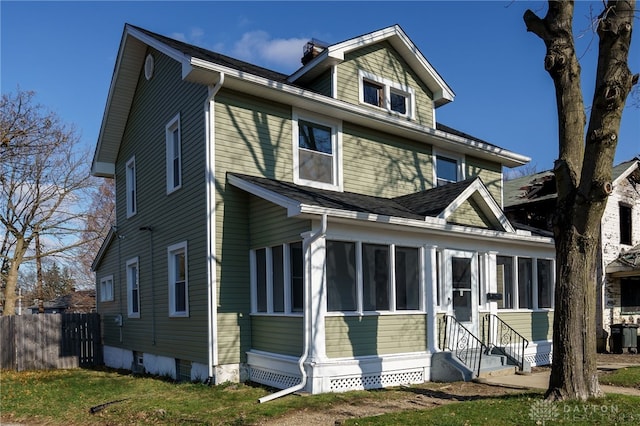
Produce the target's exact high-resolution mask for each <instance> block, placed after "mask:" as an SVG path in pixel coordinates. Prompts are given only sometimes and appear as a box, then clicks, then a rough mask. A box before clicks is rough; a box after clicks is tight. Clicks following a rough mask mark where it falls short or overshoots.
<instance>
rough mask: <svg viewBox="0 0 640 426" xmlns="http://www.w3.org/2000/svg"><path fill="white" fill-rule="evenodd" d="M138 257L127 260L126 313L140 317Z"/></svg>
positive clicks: (131, 316)
mask: <svg viewBox="0 0 640 426" xmlns="http://www.w3.org/2000/svg"><path fill="white" fill-rule="evenodd" d="M139 270H140V268H139V266H138V258H137V257H134V258H133V259H130V260H127V313H128V315H129V318H140V273H139Z"/></svg>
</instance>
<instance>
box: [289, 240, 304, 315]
mask: <svg viewBox="0 0 640 426" xmlns="http://www.w3.org/2000/svg"><path fill="white" fill-rule="evenodd" d="M289 257H290V260H291V265H290V268H291V271H290V273H291V311H292V312H302V308H303V303H304V257H303V253H302V243H301V242H296V243H292V244H290V245H289Z"/></svg>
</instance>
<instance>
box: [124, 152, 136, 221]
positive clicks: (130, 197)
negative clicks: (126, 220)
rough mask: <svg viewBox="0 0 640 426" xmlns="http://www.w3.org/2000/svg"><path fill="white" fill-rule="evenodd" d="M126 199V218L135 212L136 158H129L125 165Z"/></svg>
mask: <svg viewBox="0 0 640 426" xmlns="http://www.w3.org/2000/svg"><path fill="white" fill-rule="evenodd" d="M125 181H126V190H127V193H126V197H127V217H130V216H133V215H134V214H136V211H137V208H138V206H137V194H136V158H135V157H131V159H129V161H127V165H126V174H125Z"/></svg>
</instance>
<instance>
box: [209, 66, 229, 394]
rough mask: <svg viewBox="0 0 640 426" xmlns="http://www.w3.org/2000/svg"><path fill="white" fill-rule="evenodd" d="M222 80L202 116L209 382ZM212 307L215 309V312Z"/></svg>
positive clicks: (213, 356) (213, 357)
mask: <svg viewBox="0 0 640 426" xmlns="http://www.w3.org/2000/svg"><path fill="white" fill-rule="evenodd" d="M223 84H224V73H220V78H219V79H218V81H217V82H216V84H215V85H213V86H209V96H207V99H206V101H205V103H204V116H205V123H204V124H205V155H206V160H205V161H206V169H205V185H206V187H207V236H208V238H207V240H208V245H209V247H208V255H207V275H208V280H207V281H208V284H209V285H208V286H207V303H208V305H209V306H208V309H207V323H208V330H207V335H208V348H209V362H208V364H209V373H208V374H209V378H208V379H207V382H208V383H211V381H212V380H213V378H214V377H215V373H214V368H213V366H214V365H218V347H217V342H218V336H217V327H218V324H217V320H218V319H217V312H218V310H217V306H216V303H217V301H216V300H217V294H216V286H217V277H216V261H215V252H216V214H215V213H216V212H215V208H216V207H215V206H216V192H215V182H216V173H215V172H216V169H215V135H214V128H215V126H214V125H215V110H214V108H215V100H214V99H215V96H216V95H217V94H218V92H219V91H220V88H221V87H222V85H223ZM214 311H215V312H214Z"/></svg>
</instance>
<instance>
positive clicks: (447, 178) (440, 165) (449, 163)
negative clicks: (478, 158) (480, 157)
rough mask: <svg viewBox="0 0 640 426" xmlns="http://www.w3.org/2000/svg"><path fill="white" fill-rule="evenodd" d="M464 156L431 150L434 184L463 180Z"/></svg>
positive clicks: (440, 184) (439, 184)
mask: <svg viewBox="0 0 640 426" xmlns="http://www.w3.org/2000/svg"><path fill="white" fill-rule="evenodd" d="M464 179H465V177H464V157H463V156H460V155H456V154H453V153H448V152H439V151H436V150H434V152H433V181H434V182H435V183H436V184H435V186H442V185H447V184H449V183H455V182H459V181H461V180H464Z"/></svg>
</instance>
